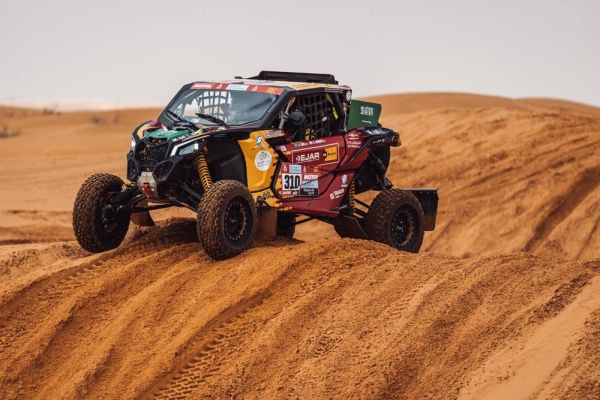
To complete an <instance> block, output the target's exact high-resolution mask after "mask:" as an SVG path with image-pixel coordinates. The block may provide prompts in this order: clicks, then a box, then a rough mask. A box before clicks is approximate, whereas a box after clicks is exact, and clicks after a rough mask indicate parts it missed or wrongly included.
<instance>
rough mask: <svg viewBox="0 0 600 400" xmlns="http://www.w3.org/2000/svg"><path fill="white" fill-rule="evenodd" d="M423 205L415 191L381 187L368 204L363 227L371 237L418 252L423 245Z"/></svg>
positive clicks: (395, 246) (396, 246) (405, 249)
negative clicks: (383, 188)
mask: <svg viewBox="0 0 600 400" xmlns="http://www.w3.org/2000/svg"><path fill="white" fill-rule="evenodd" d="M423 220H424V216H423V208H422V207H421V203H419V200H418V199H417V198H416V197H415V195H414V194H412V193H410V192H408V191H406V190H400V189H390V190H384V191H383V192H381V193H379V194H378V195H377V197H375V199H374V200H373V202H372V203H371V205H370V207H369V212H368V213H367V216H366V217H365V224H364V229H365V232H366V233H367V235H368V236H369V238H370V239H371V240H375V241H377V242H381V243H385V244H387V245H389V246H392V247H394V248H396V249H398V250H402V251H408V252H412V253H418V252H419V249H420V248H421V245H422V244H423V235H424V234H425V231H424V227H423Z"/></svg>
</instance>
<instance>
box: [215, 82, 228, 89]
mask: <svg viewBox="0 0 600 400" xmlns="http://www.w3.org/2000/svg"><path fill="white" fill-rule="evenodd" d="M225 87H227V86H225ZM215 89H216V90H221V89H223V84H222V83H221V84H219V85H217V86H216V87H215Z"/></svg>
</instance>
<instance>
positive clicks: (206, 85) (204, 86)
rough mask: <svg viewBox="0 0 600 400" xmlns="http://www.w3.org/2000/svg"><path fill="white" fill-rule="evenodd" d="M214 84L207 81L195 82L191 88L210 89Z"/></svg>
mask: <svg viewBox="0 0 600 400" xmlns="http://www.w3.org/2000/svg"><path fill="white" fill-rule="evenodd" d="M213 86H214V84H212V83H207V82H196V83H194V84H193V85H192V89H212V88H213Z"/></svg>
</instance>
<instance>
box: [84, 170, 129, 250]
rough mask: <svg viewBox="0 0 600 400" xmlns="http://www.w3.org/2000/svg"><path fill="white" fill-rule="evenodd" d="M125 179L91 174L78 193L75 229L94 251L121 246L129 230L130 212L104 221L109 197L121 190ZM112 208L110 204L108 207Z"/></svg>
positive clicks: (85, 247) (88, 248)
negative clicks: (108, 221) (110, 220)
mask: <svg viewBox="0 0 600 400" xmlns="http://www.w3.org/2000/svg"><path fill="white" fill-rule="evenodd" d="M122 185H123V180H122V179H121V178H119V177H118V176H115V175H111V174H96V175H92V176H90V177H89V178H88V179H87V180H86V181H85V182H83V185H81V188H80V189H79V192H78V193H77V197H76V199H75V204H74V205H73V232H74V233H75V238H76V239H77V242H79V244H80V245H81V247H83V248H84V249H86V250H87V251H90V252H92V253H101V252H103V251H107V250H111V249H115V248H117V247H119V245H120V244H121V242H123V239H124V238H125V235H126V234H127V230H128V229H129V221H130V219H131V214H130V213H123V214H121V215H119V216H118V217H116V218H115V219H114V221H112V222H110V223H104V222H103V217H102V214H103V212H104V213H105V214H106V213H107V209H106V207H107V202H108V200H109V199H110V198H111V197H113V196H114V195H116V194H117V193H119V192H120V191H121V186H122ZM108 207H110V206H108Z"/></svg>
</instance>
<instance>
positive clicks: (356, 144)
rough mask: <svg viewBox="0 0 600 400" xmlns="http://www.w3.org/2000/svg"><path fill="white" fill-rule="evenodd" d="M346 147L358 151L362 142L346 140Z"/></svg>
mask: <svg viewBox="0 0 600 400" xmlns="http://www.w3.org/2000/svg"><path fill="white" fill-rule="evenodd" d="M346 143H347V144H346V146H347V147H348V148H350V149H360V146H362V142H361V141H360V140H348V142H346Z"/></svg>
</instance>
